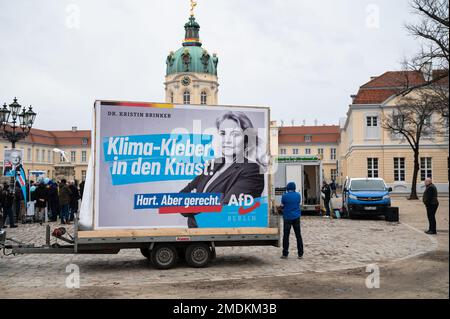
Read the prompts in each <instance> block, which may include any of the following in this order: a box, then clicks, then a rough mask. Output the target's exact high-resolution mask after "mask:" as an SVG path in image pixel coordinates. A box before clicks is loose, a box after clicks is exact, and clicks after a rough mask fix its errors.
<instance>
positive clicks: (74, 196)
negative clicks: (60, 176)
mask: <svg viewBox="0 0 450 319" xmlns="http://www.w3.org/2000/svg"><path fill="white" fill-rule="evenodd" d="M69 189H70V221H71V222H72V221H73V220H74V219H75V214H76V213H78V200H79V199H80V193H79V192H78V187H77V183H76V181H71V182H70V183H69Z"/></svg>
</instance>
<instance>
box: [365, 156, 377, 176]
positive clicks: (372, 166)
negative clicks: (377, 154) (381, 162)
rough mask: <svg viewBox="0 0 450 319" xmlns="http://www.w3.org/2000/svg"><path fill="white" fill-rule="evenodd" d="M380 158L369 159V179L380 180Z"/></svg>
mask: <svg viewBox="0 0 450 319" xmlns="http://www.w3.org/2000/svg"><path fill="white" fill-rule="evenodd" d="M378 176H379V174H378V158H368V159H367V177H368V178H378Z"/></svg>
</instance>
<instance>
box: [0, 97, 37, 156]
mask: <svg viewBox="0 0 450 319" xmlns="http://www.w3.org/2000/svg"><path fill="white" fill-rule="evenodd" d="M21 109H22V106H21V105H20V104H19V103H17V98H14V102H13V103H12V104H10V105H9V108H8V106H7V105H6V103H5V104H3V108H2V109H0V125H1V126H2V129H3V130H2V136H3V137H4V138H5V139H7V140H8V141H10V142H11V144H12V148H16V142H18V141H19V140H21V139H24V138H26V137H27V136H28V135H29V134H30V131H31V128H32V126H33V124H34V120H35V119H36V113H35V112H33V108H32V107H31V106H30V107H29V108H28V110H26V109H25V107H24V108H23V109H22V111H21ZM10 120H11V121H10Z"/></svg>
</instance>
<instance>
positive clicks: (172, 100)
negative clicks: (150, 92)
mask: <svg viewBox="0 0 450 319" xmlns="http://www.w3.org/2000/svg"><path fill="white" fill-rule="evenodd" d="M174 100H175V99H174V95H173V92H170V103H173V102H174Z"/></svg>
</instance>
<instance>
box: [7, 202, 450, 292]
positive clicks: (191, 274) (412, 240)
mask: <svg viewBox="0 0 450 319" xmlns="http://www.w3.org/2000/svg"><path fill="white" fill-rule="evenodd" d="M446 205H448V202H447V203H446ZM52 226H57V225H52ZM302 233H303V238H304V242H305V256H304V259H303V260H298V259H296V258H295V257H296V247H295V238H294V235H293V234H291V247H290V248H291V249H290V256H291V257H290V258H289V259H288V260H281V259H280V258H279V257H280V253H281V249H280V248H276V247H233V248H231V247H230V248H217V259H216V260H215V261H213V262H212V263H211V265H210V266H209V267H208V268H204V269H193V268H189V267H188V266H187V265H186V264H185V263H182V262H180V263H179V264H178V265H177V267H176V268H174V269H171V270H167V271H160V270H156V269H154V268H153V267H152V266H151V265H150V263H149V262H148V261H147V260H146V259H145V258H144V257H143V256H142V255H141V253H140V251H139V250H136V249H133V250H122V251H121V252H120V253H119V254H117V255H18V256H2V257H1V258H0V287H2V291H4V292H5V293H7V291H8V288H11V289H12V288H14V289H15V290H17V289H18V288H24V289H32V288H38V287H39V288H44V289H47V288H48V289H50V288H53V287H55V288H56V287H57V288H61V287H64V285H65V282H66V278H67V276H68V275H69V273H68V272H66V267H67V266H68V265H70V264H75V265H77V266H78V267H79V269H80V285H81V287H95V286H103V287H108V286H115V285H121V286H122V287H123V286H143V285H147V286H151V285H152V283H158V284H164V283H172V284H173V283H187V282H200V281H212V282H213V281H223V280H233V279H250V278H269V277H277V276H287V275H297V274H302V273H307V272H316V273H317V272H319V273H320V272H329V271H337V270H343V269H351V268H358V267H365V266H367V265H368V264H372V263H386V262H387V263H389V262H395V261H399V260H402V259H405V258H410V257H413V256H417V255H419V254H423V253H426V252H429V251H433V250H435V249H436V248H437V245H438V244H437V241H436V240H434V239H433V238H432V237H429V236H426V235H425V234H423V232H421V231H420V232H419V231H417V230H416V229H414V228H412V227H411V226H409V225H405V224H402V223H387V222H385V221H383V220H343V219H341V220H329V219H324V218H320V217H304V218H303V219H302ZM44 235H45V227H44V226H40V225H39V224H33V225H29V224H28V225H20V226H19V228H16V229H11V230H10V229H8V237H12V238H16V239H18V240H21V241H23V242H33V243H43V240H44ZM37 297H38V296H37Z"/></svg>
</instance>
